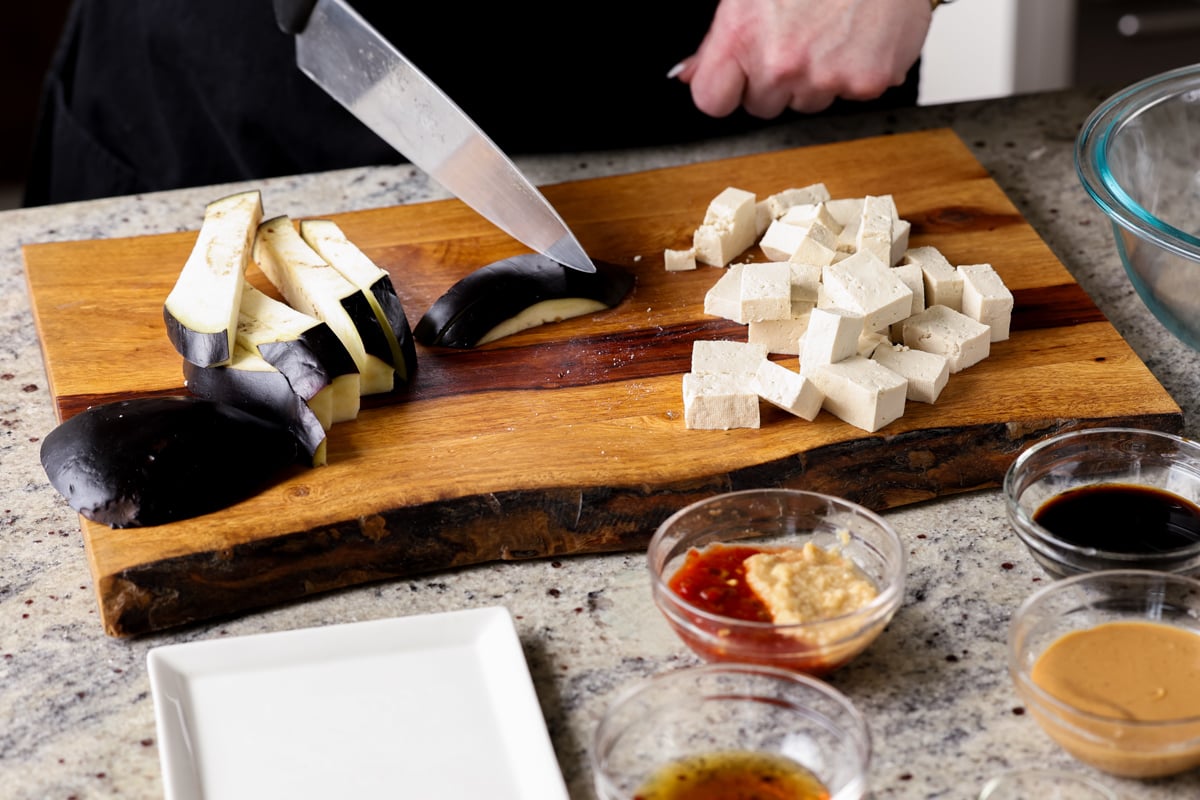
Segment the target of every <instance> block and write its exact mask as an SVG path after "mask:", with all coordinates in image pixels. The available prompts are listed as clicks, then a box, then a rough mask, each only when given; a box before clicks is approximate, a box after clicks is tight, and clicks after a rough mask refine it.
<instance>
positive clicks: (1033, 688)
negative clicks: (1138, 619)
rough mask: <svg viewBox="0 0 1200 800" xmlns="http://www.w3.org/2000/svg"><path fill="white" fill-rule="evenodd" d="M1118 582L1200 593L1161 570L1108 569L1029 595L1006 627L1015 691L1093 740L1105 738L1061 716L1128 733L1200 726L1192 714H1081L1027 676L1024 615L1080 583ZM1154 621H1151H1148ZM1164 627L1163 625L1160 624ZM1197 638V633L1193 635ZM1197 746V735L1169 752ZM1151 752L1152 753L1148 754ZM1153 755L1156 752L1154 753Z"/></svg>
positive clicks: (1198, 585) (1196, 583)
mask: <svg viewBox="0 0 1200 800" xmlns="http://www.w3.org/2000/svg"><path fill="white" fill-rule="evenodd" d="M1120 578H1154V579H1156V580H1158V581H1163V582H1168V583H1180V584H1185V585H1187V586H1190V587H1192V588H1193V589H1195V590H1197V592H1200V579H1197V578H1192V577H1189V576H1187V575H1180V574H1178V573H1174V572H1163V571H1161V570H1152V569H1109V570H1098V571H1096V572H1085V573H1082V574H1080V575H1072V576H1071V577H1069V578H1061V579H1059V580H1056V581H1053V582H1052V583H1049V584H1047V585H1046V586H1043V587H1042V588H1040V589H1038V590H1037V591H1035V592H1033V593H1032V594H1031V595H1029V596H1028V597H1026V598H1025V599H1024V600H1023V601H1022V602H1021V605H1019V606H1018V607H1017V610H1016V611H1015V612H1013V615H1012V618H1011V620H1010V622H1009V626H1008V637H1007V639H1008V640H1007V642H1006V643H1005V649H1006V650H1007V651H1008V653H1007V655H1008V671H1009V674H1010V675H1011V676H1012V679H1013V681H1014V682H1015V683H1016V684H1017V685H1018V688H1019V689H1021V690H1023V691H1024V692H1026V693H1027V696H1029V697H1032V698H1033V699H1034V700H1035V701H1036V702H1037V704H1038V706H1040V707H1041V708H1043V709H1046V710H1049V711H1052V712H1053V715H1054V720H1055V722H1056V723H1057V724H1060V725H1066V726H1068V727H1069V728H1071V730H1073V731H1076V732H1078V733H1080V735H1083V736H1085V737H1087V738H1090V739H1092V740H1100V739H1101V738H1104V737H1099V736H1097V735H1096V734H1094V733H1091V732H1089V731H1084V730H1080V729H1079V727H1078V726H1077V725H1076V724H1075V723H1073V722H1071V721H1070V719H1069V718H1067V717H1065V716H1064V712H1066V713H1067V714H1070V715H1074V716H1076V717H1078V718H1080V719H1083V720H1087V721H1091V722H1097V723H1100V724H1103V725H1108V726H1118V727H1121V728H1124V729H1128V730H1138V731H1154V730H1169V729H1171V728H1174V727H1176V726H1189V725H1200V714H1195V715H1192V716H1190V717H1181V718H1179V719H1170V720H1132V719H1123V718H1121V717H1110V716H1106V715H1104V714H1096V713H1094V712H1091V711H1084V710H1083V709H1081V708H1076V707H1075V706H1073V705H1071V704H1070V703H1066V702H1064V701H1062V700H1059V699H1058V698H1057V697H1055V696H1054V695H1052V694H1050V693H1049V692H1047V691H1046V690H1045V689H1043V688H1042V687H1040V686H1038V685H1037V684H1036V683H1034V681H1033V678H1032V676H1031V674H1030V669H1029V668H1028V667H1027V666H1026V665H1025V664H1024V663H1023V659H1022V658H1021V657H1020V655H1019V653H1018V652H1017V647H1016V644H1017V641H1016V640H1017V637H1016V630H1017V626H1018V623H1019V622H1020V620H1022V619H1023V618H1024V617H1025V614H1026V613H1027V612H1028V611H1029V609H1030V608H1032V607H1033V606H1034V605H1036V604H1037V603H1039V602H1041V601H1042V600H1043V599H1045V598H1046V597H1048V596H1050V595H1052V594H1058V593H1060V592H1063V591H1066V590H1068V589H1070V588H1072V587H1073V586H1075V585H1077V584H1080V583H1088V582H1092V581H1101V580H1114V579H1120ZM1150 621H1154V620H1150ZM1163 624H1166V623H1163ZM1196 635H1197V636H1200V633H1197V634H1196ZM1197 742H1200V734H1197V735H1196V736H1193V737H1191V738H1189V739H1187V740H1185V741H1184V742H1175V743H1173V744H1172V745H1171V747H1169V748H1167V749H1168V750H1174V749H1177V748H1178V747H1179V746H1180V745H1184V744H1186V745H1190V746H1194V745H1195V744H1196V743H1197ZM1147 752H1151V751H1147ZM1153 752H1158V751H1157V750H1156V751H1153Z"/></svg>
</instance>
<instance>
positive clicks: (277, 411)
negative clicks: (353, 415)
mask: <svg viewBox="0 0 1200 800" xmlns="http://www.w3.org/2000/svg"><path fill="white" fill-rule="evenodd" d="M183 378H184V384H185V385H186V386H187V390H188V391H189V392H191V393H192V394H194V395H196V396H197V397H201V398H204V399H206V400H212V401H215V402H220V403H224V404H226V405H230V406H233V407H235V408H239V409H241V410H242V411H245V412H247V413H250V414H253V415H255V416H256V417H260V418H263V419H268V420H271V421H273V422H275V423H277V424H278V425H280V426H282V427H284V428H286V429H287V430H288V431H290V432H291V434H292V436H293V437H294V438H295V439H296V441H298V442H299V443H300V445H301V446H302V447H303V448H304V450H305V452H307V453H308V454H309V456H310V460H311V463H312V465H313V466H321V465H323V464H325V463H326V455H325V442H326V433H327V432H328V431H329V428H330V427H331V426H332V424H333V387H332V386H328V385H326V386H324V387H323V388H318V389H317V391H315V392H313V393H312V394H302V393H300V392H297V391H296V389H295V387H294V386H293V385H292V383H291V381H289V380H288V379H287V377H286V376H284V374H283V373H282V372H280V371H279V370H277V369H276V368H275V367H273V366H271V364H269V363H267V361H266V359H264V358H263V357H262V356H260V355H259V354H258V353H256V352H254V351H252V350H248V349H246V348H244V347H241V346H238V347H237V348H235V349H234V353H233V361H231V362H230V363H229V364H227V365H225V366H223V367H197V366H196V365H195V364H191V363H189V362H186V361H185V362H184V365H183ZM310 388H316V384H310Z"/></svg>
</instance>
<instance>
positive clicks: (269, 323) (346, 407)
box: [237, 284, 361, 422]
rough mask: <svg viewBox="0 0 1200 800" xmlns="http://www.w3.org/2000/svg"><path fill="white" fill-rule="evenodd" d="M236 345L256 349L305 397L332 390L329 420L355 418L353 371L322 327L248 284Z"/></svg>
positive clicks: (351, 362)
mask: <svg viewBox="0 0 1200 800" xmlns="http://www.w3.org/2000/svg"><path fill="white" fill-rule="evenodd" d="M237 342H238V345H239V346H242V347H245V348H247V349H250V350H256V351H257V352H258V354H259V355H261V356H262V357H263V358H264V359H265V360H266V361H267V363H269V364H271V366H273V367H275V368H276V369H278V370H279V371H280V372H282V373H283V375H284V377H286V378H287V379H288V381H289V382H290V383H291V385H292V389H293V390H294V391H295V392H296V393H297V394H298V395H300V396H301V397H303V398H305V399H308V398H310V397H312V396H313V395H314V394H316V392H317V391H320V390H321V389H324V388H325V387H326V386H330V387H332V390H333V421H334V422H347V421H349V420H352V419H355V418H356V417H357V416H358V411H359V405H360V402H361V400H360V395H361V392H360V390H359V373H358V367H357V366H356V365H355V363H354V359H353V358H351V357H350V353H349V351H348V350H346V346H345V345H344V344H342V341H341V339H339V338H338V337H337V336H336V335H335V334H334V333H333V331H332V330H331V329H330V328H329V326H328V325H327V324H326V323H324V322H322V321H321V320H319V319H317V318H316V317H313V316H310V315H308V314H305V313H304V312H302V311H297V310H296V309H294V308H292V307H291V306H289V305H288V304H287V303H283V302H280V301H279V300H276V299H275V298H274V297H271V296H269V295H267V294H265V293H264V292H262V291H259V290H258V289H257V288H256V287H254V286H252V285H249V284H247V285H246V287H245V289H244V290H243V291H242V307H241V313H240V315H239V318H238V333H237Z"/></svg>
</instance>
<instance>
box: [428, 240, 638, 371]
mask: <svg viewBox="0 0 1200 800" xmlns="http://www.w3.org/2000/svg"><path fill="white" fill-rule="evenodd" d="M633 284H634V276H633V275H632V274H631V273H629V272H626V271H625V270H623V269H620V268H619V267H615V266H613V265H611V264H597V265H596V271H595V272H594V273H587V272H580V271H579V270H574V269H570V268H569V267H564V266H563V265H562V264H559V263H558V262H557V261H554V260H553V259H550V258H547V257H546V256H543V255H539V254H534V253H529V254H524V255H519V256H513V257H512V258H506V259H504V260H503V261H496V262H494V263H492V264H488V265H487V266H486V267H483V268H481V269H478V270H476V271H475V272H472V273H471V274H470V275H468V276H466V277H465V278H463V279H462V280H460V281H459V282H458V283H456V284H454V285H453V286H451V287H450V289H449V290H448V291H447V292H446V293H445V294H444V295H442V296H441V297H440V298H438V300H437V302H435V303H434V304H433V306H432V307H430V309H429V310H428V311H426V312H425V315H424V316H423V317H421V320H420V321H419V322H418V323H417V326H416V328H415V329H414V330H413V335H414V336H415V337H416V340H417V341H418V342H420V343H421V344H423V345H426V346H441V347H459V348H470V347H475V346H476V345H480V344H485V343H487V342H489V341H494V340H496V339H499V338H501V337H502V336H509V335H511V334H514V333H516V332H518V331H521V330H525V329H527V328H532V327H534V326H536V325H541V324H544V323H546V322H557V321H560V320H564V319H568V318H570V317H576V316H580V315H582V314H590V313H593V312H595V311H600V310H603V309H606V308H613V307H614V306H616V305H617V304H619V303H620V302H621V300H622V299H623V298H624V297H625V295H626V294H627V293H628V292H629V290H630V289H631V288H632V287H633Z"/></svg>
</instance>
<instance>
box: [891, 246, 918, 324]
mask: <svg viewBox="0 0 1200 800" xmlns="http://www.w3.org/2000/svg"><path fill="white" fill-rule="evenodd" d="M892 271H893V272H895V273H896V277H897V278H899V279H900V280H902V281H904V285H905V286H907V287H908V288H909V289H910V290H912V293H913V299H912V306H910V308H909V312H908V315H909V316H912V315H913V314H916V313H918V312H921V311H924V310H925V275H924V273H923V272H921V266H920V265H919V264H901V265H900V266H898V267H892ZM903 324H904V321H903V320H901V321H900V322H893V323H892V327H891V336H892V338H893V339H902V338H903V336H904V331H903V330H902V326H903Z"/></svg>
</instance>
